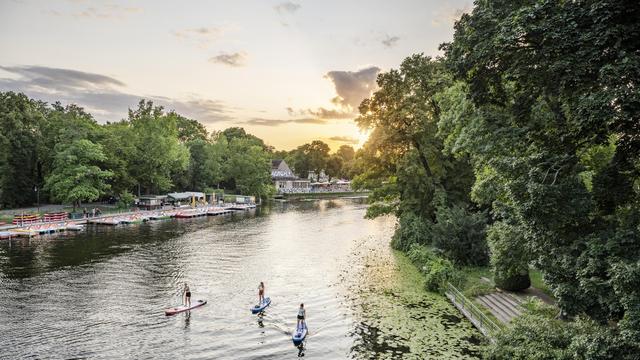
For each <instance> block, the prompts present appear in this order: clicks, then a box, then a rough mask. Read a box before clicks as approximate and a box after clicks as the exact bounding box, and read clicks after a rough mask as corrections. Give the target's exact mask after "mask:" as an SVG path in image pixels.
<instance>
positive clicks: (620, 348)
mask: <svg viewBox="0 0 640 360" xmlns="http://www.w3.org/2000/svg"><path fill="white" fill-rule="evenodd" d="M495 340H496V341H495V343H493V344H490V345H489V346H488V347H487V348H486V349H485V354H484V355H485V358H486V359H489V360H499V359H500V360H502V359H515V360H517V359H523V360H524V359H561V360H563V359H567V360H569V359H622V360H626V359H629V360H630V359H637V358H638V357H637V356H638V353H640V348H639V345H638V344H636V343H633V342H628V341H625V339H624V338H622V337H621V336H620V335H619V333H617V332H616V330H615V328H610V327H608V326H606V325H600V324H597V323H595V322H593V321H590V320H585V319H580V318H579V319H577V321H575V322H565V321H561V320H556V319H552V318H549V317H547V316H546V315H541V314H535V313H527V314H524V315H522V316H520V317H518V318H516V319H514V320H513V321H512V323H511V326H508V327H505V328H504V329H503V330H502V331H501V332H500V333H499V334H498V335H497V336H496V338H495Z"/></svg>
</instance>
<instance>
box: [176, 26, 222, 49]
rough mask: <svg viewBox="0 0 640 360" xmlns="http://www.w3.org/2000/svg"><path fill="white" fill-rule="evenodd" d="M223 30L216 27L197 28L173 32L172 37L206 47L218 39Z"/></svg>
mask: <svg viewBox="0 0 640 360" xmlns="http://www.w3.org/2000/svg"><path fill="white" fill-rule="evenodd" d="M222 33H223V30H222V29H221V28H218V27H213V26H212V27H197V28H191V29H182V30H177V31H173V32H172V34H173V36H175V37H177V38H179V39H182V40H186V41H191V42H196V43H197V44H198V45H200V46H206V45H208V44H210V43H211V42H213V41H214V40H216V39H218V38H219V37H220V36H221V35H222Z"/></svg>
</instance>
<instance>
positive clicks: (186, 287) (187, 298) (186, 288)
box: [184, 283, 191, 307]
mask: <svg viewBox="0 0 640 360" xmlns="http://www.w3.org/2000/svg"><path fill="white" fill-rule="evenodd" d="M184 304H185V305H186V306H188V307H190V306H191V289H189V285H187V283H184Z"/></svg>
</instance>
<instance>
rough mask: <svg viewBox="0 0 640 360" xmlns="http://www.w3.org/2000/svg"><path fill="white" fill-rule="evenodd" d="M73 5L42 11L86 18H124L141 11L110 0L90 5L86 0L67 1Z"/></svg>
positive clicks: (52, 14) (53, 14)
mask: <svg viewBox="0 0 640 360" xmlns="http://www.w3.org/2000/svg"><path fill="white" fill-rule="evenodd" d="M69 2H70V3H72V4H73V6H75V10H71V11H69V12H62V11H59V9H56V10H47V9H44V10H42V12H43V13H44V14H47V15H51V16H70V17H75V18H87V19H105V20H111V19H124V18H126V17H128V16H129V15H132V14H136V13H140V12H142V9H141V8H139V7H133V6H121V5H118V4H115V3H113V2H111V1H103V2H97V1H94V2H91V3H90V4H91V6H86V4H88V2H87V1H69Z"/></svg>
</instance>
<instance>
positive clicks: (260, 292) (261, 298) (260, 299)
mask: <svg viewBox="0 0 640 360" xmlns="http://www.w3.org/2000/svg"><path fill="white" fill-rule="evenodd" d="M263 302H264V283H263V282H262V281H260V285H258V305H261V304H262V303H263Z"/></svg>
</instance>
